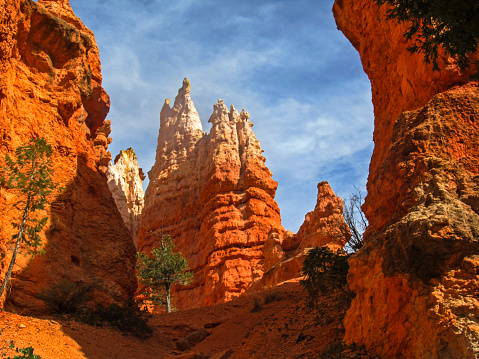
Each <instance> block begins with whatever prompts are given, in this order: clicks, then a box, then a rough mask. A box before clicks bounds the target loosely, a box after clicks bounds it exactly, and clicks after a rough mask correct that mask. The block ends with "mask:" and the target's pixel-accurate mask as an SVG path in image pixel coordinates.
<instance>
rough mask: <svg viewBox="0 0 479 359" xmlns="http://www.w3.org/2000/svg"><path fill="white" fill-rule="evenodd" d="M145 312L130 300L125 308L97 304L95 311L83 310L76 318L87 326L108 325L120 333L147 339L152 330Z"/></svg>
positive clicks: (115, 305) (116, 305)
mask: <svg viewBox="0 0 479 359" xmlns="http://www.w3.org/2000/svg"><path fill="white" fill-rule="evenodd" d="M147 313H148V312H147V310H146V309H145V310H142V309H140V308H139V307H138V304H137V303H136V302H135V300H134V299H133V298H130V299H129V300H128V301H127V303H126V304H125V306H119V305H118V304H112V305H110V306H108V307H104V306H103V305H101V304H97V306H96V309H95V310H91V309H87V308H84V309H83V310H82V311H80V312H79V313H78V314H77V318H78V319H79V320H80V321H82V322H84V323H86V324H89V325H97V326H102V324H103V323H108V324H109V325H110V326H112V327H116V328H118V329H120V330H121V331H122V333H125V334H126V333H130V334H132V335H134V336H136V337H138V338H149V337H151V335H152V334H153V330H152V329H151V328H150V327H149V326H148V324H147V323H148V316H147Z"/></svg>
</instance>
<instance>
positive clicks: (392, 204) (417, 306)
mask: <svg viewBox="0 0 479 359" xmlns="http://www.w3.org/2000/svg"><path fill="white" fill-rule="evenodd" d="M333 12H334V15H335V18H336V22H337V25H338V28H339V29H340V30H341V31H342V32H343V33H344V34H345V35H346V37H347V38H348V39H349V40H350V41H351V43H352V44H353V45H354V47H355V48H356V49H357V50H358V52H359V54H360V56H361V61H362V64H363V68H364V71H365V72H366V73H367V75H368V76H369V79H370V81H371V89H372V99H373V104H374V114H375V129H374V143H375V148H374V153H373V156H372V159H371V164H370V173H369V178H368V185H367V190H368V195H367V197H366V200H365V204H364V206H363V209H364V211H365V213H366V216H367V218H368V220H369V227H368V229H367V231H366V234H365V246H364V248H363V249H362V250H361V251H359V252H358V253H357V254H356V255H355V256H353V257H352V259H351V260H350V266H351V268H350V272H349V276H348V280H349V283H350V286H351V289H352V290H353V291H354V292H355V293H356V297H355V299H354V300H353V302H352V306H351V308H350V310H349V311H348V313H347V316H346V319H345V328H346V338H345V340H346V341H347V342H348V343H352V342H356V343H358V344H365V345H366V347H367V348H368V350H370V351H371V352H374V353H376V354H377V355H379V356H381V357H383V358H399V357H401V358H402V357H404V358H475V357H477V355H479V344H478V343H479V325H478V323H479V302H478V300H477V294H478V293H479V281H478V279H479V278H478V274H479V162H478V160H479V90H478V83H477V82H475V81H471V74H472V73H473V71H474V70H473V69H471V70H469V71H466V72H461V71H460V70H459V68H458V67H457V66H456V65H455V62H454V59H451V58H447V57H445V56H440V58H439V61H438V63H439V66H440V68H441V71H440V72H434V71H432V65H426V64H425V63H424V59H423V56H422V55H420V54H410V53H409V52H408V51H407V47H408V43H407V42H406V41H405V40H404V39H403V37H402V34H403V32H404V30H405V26H403V25H398V24H397V23H396V22H395V21H386V19H385V14H386V8H381V9H379V8H378V6H377V5H376V4H375V3H374V2H373V1H370V0H359V1H353V0H336V2H335V4H334V7H333Z"/></svg>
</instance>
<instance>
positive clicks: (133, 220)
mask: <svg viewBox="0 0 479 359" xmlns="http://www.w3.org/2000/svg"><path fill="white" fill-rule="evenodd" d="M106 176H107V178H108V188H109V189H110V191H111V194H112V195H113V199H114V200H115V203H116V206H117V207H118V210H119V211H120V213H121V218H123V222H125V225H126V227H127V228H128V229H129V230H130V233H131V237H132V239H133V243H134V244H135V247H136V248H138V231H139V230H140V221H141V212H142V211H143V207H144V199H143V197H144V195H143V180H144V179H145V175H144V174H143V171H142V169H141V168H140V166H139V165H138V162H137V158H136V154H135V151H133V149H132V148H131V147H130V148H128V149H127V150H126V151H123V150H122V151H120V153H119V154H118V156H116V157H115V161H113V162H110V164H109V166H108V171H107V172H106Z"/></svg>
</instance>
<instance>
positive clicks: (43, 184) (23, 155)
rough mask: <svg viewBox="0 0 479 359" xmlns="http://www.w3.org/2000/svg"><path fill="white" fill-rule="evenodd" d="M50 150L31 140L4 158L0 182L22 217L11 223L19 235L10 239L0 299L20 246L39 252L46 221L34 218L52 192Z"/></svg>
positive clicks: (39, 142)
mask: <svg viewBox="0 0 479 359" xmlns="http://www.w3.org/2000/svg"><path fill="white" fill-rule="evenodd" d="M51 154H52V149H51V146H50V145H49V144H47V142H46V140H45V139H43V138H38V139H32V140H31V141H30V144H28V145H25V146H19V147H17V149H16V150H15V158H14V159H13V158H11V157H10V156H8V155H7V156H5V161H6V166H5V167H2V168H0V175H1V176H0V182H1V183H2V185H3V186H5V187H6V188H8V189H9V190H11V191H13V192H14V193H15V194H16V195H17V197H18V198H19V200H18V202H17V203H15V207H16V208H18V209H20V210H21V211H22V215H21V217H20V218H19V219H18V220H17V221H14V222H12V225H13V227H14V228H16V229H17V230H18V231H17V232H16V233H15V234H14V235H13V236H12V239H14V240H15V247H14V249H13V254H12V259H11V261H10V265H9V267H8V270H7V273H6V275H5V279H4V281H3V283H2V286H1V288H0V298H1V297H2V295H3V292H4V290H5V287H6V285H7V283H8V281H9V280H10V277H11V275H12V271H13V267H14V265H15V260H16V257H17V253H18V251H19V249H20V247H21V244H22V242H23V246H24V247H26V248H27V250H28V253H29V254H31V255H35V254H37V253H38V252H39V248H40V247H41V245H42V241H41V238H40V236H39V235H38V233H39V232H40V231H41V230H42V228H43V227H44V226H45V223H46V222H47V220H48V217H40V218H39V217H38V216H35V215H34V212H35V211H37V210H43V209H45V204H46V203H47V196H48V195H49V194H50V193H51V192H52V191H53V188H54V184H53V181H52V178H51V177H52V174H53V169H52V164H51V160H50V157H51Z"/></svg>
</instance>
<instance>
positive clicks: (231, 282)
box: [138, 79, 284, 308]
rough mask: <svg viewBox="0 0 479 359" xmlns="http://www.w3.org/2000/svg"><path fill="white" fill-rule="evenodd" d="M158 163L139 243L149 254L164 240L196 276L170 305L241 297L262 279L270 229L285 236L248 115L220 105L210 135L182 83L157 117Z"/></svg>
mask: <svg viewBox="0 0 479 359" xmlns="http://www.w3.org/2000/svg"><path fill="white" fill-rule="evenodd" d="M160 122H161V125H160V131H159V136H158V147H157V154H156V162H155V165H154V166H153V168H152V169H151V171H150V172H149V173H148V175H149V178H150V183H149V185H148V188H147V190H146V194H145V208H144V210H143V215H142V223H141V228H140V232H139V236H138V244H139V248H140V250H142V251H147V252H148V251H149V250H150V249H151V248H152V247H153V246H155V245H157V243H158V241H159V239H160V237H161V233H164V234H169V235H171V236H172V238H173V241H174V243H175V246H176V250H178V251H180V252H182V253H183V255H184V256H185V257H186V258H187V260H188V264H189V267H190V269H191V270H192V271H193V272H194V274H195V279H194V282H193V284H192V285H191V286H190V287H188V288H186V289H185V288H180V289H179V290H178V291H177V292H176V293H175V295H176V303H175V305H176V306H177V307H179V308H193V307H200V306H204V305H211V304H215V303H221V302H224V301H228V300H230V299H231V298H233V297H236V296H239V295H240V294H241V293H243V292H244V291H245V289H246V288H247V287H248V286H249V285H250V284H251V282H252V281H253V280H254V279H255V278H258V277H260V276H261V275H262V259H263V257H262V247H263V244H264V242H265V241H266V239H267V237H268V234H269V232H270V231H271V230H276V231H279V232H281V233H282V232H283V231H284V230H283V228H282V227H281V219H280V213H279V208H278V205H277V204H276V202H275V201H274V195H275V192H276V186H277V183H276V182H275V181H273V180H272V179H271V176H272V174H271V172H270V171H269V170H268V168H267V167H266V166H265V165H264V162H265V158H264V157H263V156H262V155H261V152H262V151H261V148H260V144H259V141H258V140H257V139H256V138H255V136H254V134H253V132H252V130H251V127H252V123H251V122H250V121H249V115H248V114H247V113H246V112H244V111H243V112H241V114H239V113H238V112H237V111H236V110H235V109H234V108H233V107H231V109H230V110H228V109H227V107H226V106H225V105H224V103H223V101H221V100H220V101H219V102H218V103H217V104H215V105H214V112H213V114H212V115H211V117H210V120H209V122H211V123H212V125H213V127H212V129H211V131H210V133H209V134H208V135H207V134H205V133H204V132H203V131H202V127H201V122H200V119H199V116H198V113H197V112H196V109H195V107H194V105H193V102H192V101H191V98H190V85H189V82H188V80H186V79H185V81H184V83H183V87H182V88H181V89H180V90H179V92H178V96H177V97H176V99H175V102H174V105H173V107H171V108H170V102H169V100H167V101H166V102H165V105H164V107H163V109H162V111H161V119H160Z"/></svg>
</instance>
